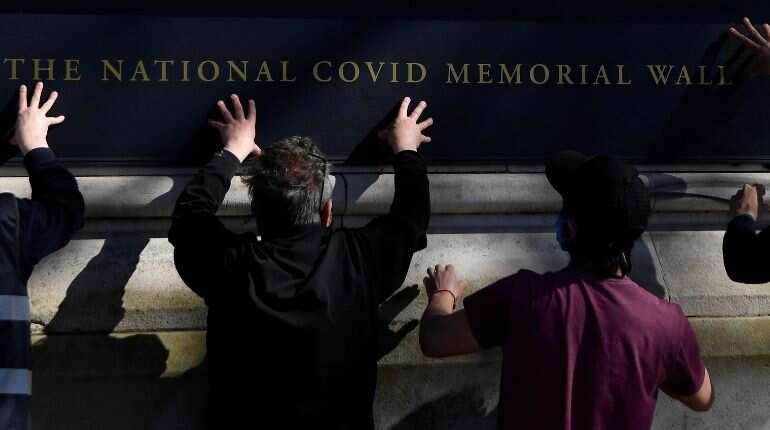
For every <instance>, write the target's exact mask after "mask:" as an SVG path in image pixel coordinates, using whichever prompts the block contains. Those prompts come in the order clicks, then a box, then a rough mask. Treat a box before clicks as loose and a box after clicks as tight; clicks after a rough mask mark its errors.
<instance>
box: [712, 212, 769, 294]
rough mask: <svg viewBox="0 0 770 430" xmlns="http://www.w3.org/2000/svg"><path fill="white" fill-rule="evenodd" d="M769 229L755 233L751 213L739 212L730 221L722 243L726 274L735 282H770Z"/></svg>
mask: <svg viewBox="0 0 770 430" xmlns="http://www.w3.org/2000/svg"><path fill="white" fill-rule="evenodd" d="M769 252H770V228H767V229H765V230H763V231H761V232H760V233H757V232H756V221H755V220H754V218H753V217H752V216H751V215H739V216H737V217H735V218H733V220H732V221H731V222H730V224H729V225H728V226H727V231H726V232H725V237H724V240H723V242H722V255H723V258H724V263H725V270H726V271H727V276H729V277H730V279H732V280H733V281H735V282H741V283H744V284H760V283H765V282H770V265H769V264H767V261H768V260H767V256H768V253H769Z"/></svg>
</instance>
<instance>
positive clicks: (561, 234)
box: [554, 212, 570, 251]
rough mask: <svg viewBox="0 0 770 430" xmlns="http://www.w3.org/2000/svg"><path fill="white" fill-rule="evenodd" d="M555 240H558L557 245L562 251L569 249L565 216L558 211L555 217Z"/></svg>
mask: <svg viewBox="0 0 770 430" xmlns="http://www.w3.org/2000/svg"><path fill="white" fill-rule="evenodd" d="M554 228H555V229H556V241H557V242H559V246H560V247H561V249H562V250H563V251H569V247H570V241H569V239H567V217H565V216H564V213H562V212H559V218H557V219H556V225H555V226H554Z"/></svg>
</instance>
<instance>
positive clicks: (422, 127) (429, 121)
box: [415, 109, 433, 131]
mask: <svg viewBox="0 0 770 430" xmlns="http://www.w3.org/2000/svg"><path fill="white" fill-rule="evenodd" d="M415 110H417V109H415ZM432 125H433V118H428V119H426V120H425V121H423V122H420V123H417V128H419V129H420V131H423V130H425V129H426V128H428V127H430V126H432Z"/></svg>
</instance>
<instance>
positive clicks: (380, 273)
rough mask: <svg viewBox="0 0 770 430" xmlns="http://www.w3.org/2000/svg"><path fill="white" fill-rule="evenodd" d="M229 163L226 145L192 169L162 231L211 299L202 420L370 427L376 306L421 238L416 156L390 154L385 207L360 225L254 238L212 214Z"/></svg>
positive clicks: (423, 202)
mask: <svg viewBox="0 0 770 430" xmlns="http://www.w3.org/2000/svg"><path fill="white" fill-rule="evenodd" d="M238 166H239V163H238V160H237V159H236V158H235V157H234V156H233V155H232V154H230V153H229V152H227V151H224V154H223V155H217V156H215V157H214V159H212V161H211V162H209V164H208V165H206V166H205V167H204V168H203V169H202V170H201V171H199V172H198V174H197V175H196V176H195V177H194V178H193V179H192V181H191V182H190V184H189V185H188V186H187V187H186V189H185V190H184V192H183V193H182V195H181V196H180V197H179V200H178V201H177V205H176V208H175V210H174V218H173V224H172V227H171V230H170V231H169V241H170V242H171V243H172V244H173V245H174V258H175V263H176V267H177V270H178V271H179V274H180V275H181V277H182V279H184V281H185V282H186V283H187V285H188V286H189V287H190V288H191V289H193V290H194V291H195V292H196V293H198V294H199V295H201V296H202V297H203V298H204V299H205V301H206V303H207V304H208V307H209V315H208V333H207V344H208V362H209V372H210V373H209V384H210V395H209V405H210V424H211V427H212V428H336V429H356V430H359V429H366V428H373V419H372V402H373V399H374V390H375V385H376V377H377V364H376V363H377V313H378V308H379V305H380V304H381V303H382V302H383V301H384V300H385V299H386V298H387V297H388V296H390V295H391V293H393V292H394V291H395V290H396V289H398V288H399V287H400V285H401V283H402V282H403V280H404V277H405V276H406V272H407V270H408V269H409V265H410V261H411V258H412V254H413V253H414V252H416V251H418V250H420V249H423V248H424V247H425V241H426V239H425V232H426V230H427V227H428V220H429V217H430V195H429V189H428V178H427V175H426V169H425V163H424V161H423V159H422V157H421V156H420V155H418V154H417V153H416V152H411V151H407V152H401V153H399V154H397V155H396V156H395V160H394V167H395V196H394V201H393V204H392V206H391V208H390V212H389V213H388V214H387V215H385V216H381V217H378V218H375V219H374V220H372V221H371V222H370V223H369V224H368V225H366V226H365V227H362V228H358V229H344V228H343V229H336V230H334V229H329V228H326V227H323V226H321V225H320V224H313V225H296V226H294V227H293V228H292V229H291V230H290V231H288V232H282V233H280V234H277V233H275V232H262V234H263V236H264V237H263V240H261V241H259V240H258V238H257V236H256V235H255V234H253V233H246V234H234V233H232V232H230V231H228V230H227V229H226V228H225V227H224V226H223V224H222V223H221V222H220V221H219V220H218V219H217V218H216V216H215V213H216V211H217V210H218V208H219V206H220V204H221V203H222V200H223V198H224V196H225V194H226V193H227V190H228V188H229V186H230V182H231V179H232V178H233V176H234V175H235V173H236V170H237V169H238ZM256 204H259V202H256ZM268 423H274V424H268Z"/></svg>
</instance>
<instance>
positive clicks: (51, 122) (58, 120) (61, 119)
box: [48, 115, 64, 125]
mask: <svg viewBox="0 0 770 430" xmlns="http://www.w3.org/2000/svg"><path fill="white" fill-rule="evenodd" d="M63 122H64V115H59V116H55V117H53V118H48V124H49V125H56V124H61V123H63Z"/></svg>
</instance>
